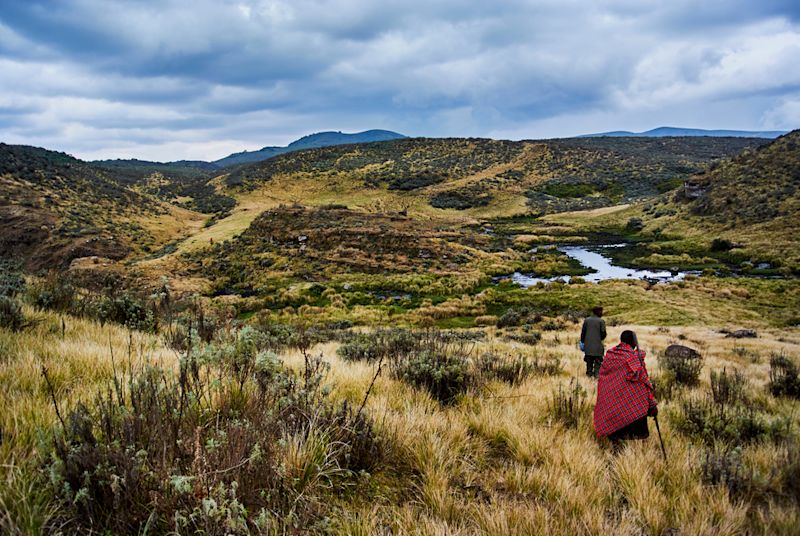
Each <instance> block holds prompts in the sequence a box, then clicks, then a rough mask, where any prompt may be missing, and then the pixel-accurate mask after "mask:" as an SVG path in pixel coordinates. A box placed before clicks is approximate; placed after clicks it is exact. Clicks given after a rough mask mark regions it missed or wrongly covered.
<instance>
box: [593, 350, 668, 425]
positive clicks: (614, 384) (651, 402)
mask: <svg viewBox="0 0 800 536" xmlns="http://www.w3.org/2000/svg"><path fill="white" fill-rule="evenodd" d="M644 356H645V353H644V350H636V349H634V348H631V347H630V346H628V345H627V344H625V343H624V342H621V343H619V344H618V345H617V346H615V347H614V348H610V349H609V350H608V351H607V352H606V357H605V358H604V359H603V364H602V365H601V367H600V375H599V377H598V379H597V404H596V405H595V407H594V431H595V433H596V434H597V435H598V436H599V437H605V436H607V435H609V434H612V433H614V432H616V431H617V430H621V429H622V428H625V427H626V426H628V425H629V424H630V423H632V422H633V421H635V420H636V419H640V418H642V417H644V416H645V415H647V413H648V410H649V409H650V408H653V407H655V406H656V404H657V402H656V397H655V396H654V395H653V386H652V385H651V384H650V378H649V377H648V376H647V369H646V368H645V366H644Z"/></svg>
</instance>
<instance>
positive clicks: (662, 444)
mask: <svg viewBox="0 0 800 536" xmlns="http://www.w3.org/2000/svg"><path fill="white" fill-rule="evenodd" d="M653 419H654V420H655V421H656V432H658V441H659V443H661V454H663V455H664V461H667V449H665V448H664V439H663V438H662V437H661V428H659V427H658V415H653Z"/></svg>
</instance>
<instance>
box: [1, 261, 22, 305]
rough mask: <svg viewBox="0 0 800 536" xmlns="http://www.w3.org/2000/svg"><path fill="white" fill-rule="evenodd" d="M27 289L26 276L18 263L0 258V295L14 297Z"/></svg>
mask: <svg viewBox="0 0 800 536" xmlns="http://www.w3.org/2000/svg"><path fill="white" fill-rule="evenodd" d="M24 290H25V278H24V277H23V276H22V273H21V272H20V270H19V266H17V264H16V263H14V262H12V261H10V260H7V259H0V296H8V297H9V298H13V297H15V296H16V295H18V294H21V293H22V292H23V291H24Z"/></svg>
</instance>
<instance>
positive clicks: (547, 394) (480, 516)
mask: <svg viewBox="0 0 800 536" xmlns="http://www.w3.org/2000/svg"><path fill="white" fill-rule="evenodd" d="M26 313H27V314H28V315H29V316H33V317H34V318H36V320H37V323H36V325H35V327H33V328H31V329H29V330H28V331H23V332H21V333H10V332H7V331H0V348H1V349H2V350H3V355H4V356H5V357H4V359H3V361H2V362H1V363H0V385H1V386H2V391H0V404H2V407H3V409H4V411H3V412H2V416H0V426H2V429H3V431H4V441H3V444H2V450H0V454H1V455H2V463H3V464H5V465H6V466H10V465H13V464H15V463H18V462H19V461H21V460H24V459H25V458H27V457H29V456H30V455H31V454H32V453H33V452H34V450H35V448H36V443H37V431H38V430H40V429H47V427H49V426H50V425H51V424H52V423H54V422H55V420H56V416H55V412H54V410H53V406H52V403H51V401H50V398H49V393H48V390H47V388H46V385H45V383H44V381H43V378H42V375H41V372H40V371H41V367H42V365H44V366H46V367H47V368H48V370H49V374H50V376H51V378H52V381H53V383H54V385H55V389H56V393H57V398H58V400H59V403H60V404H61V407H62V411H66V408H67V407H68V406H72V405H74V404H75V403H76V402H77V401H79V400H84V401H86V400H89V399H91V398H92V396H93V395H94V394H95V391H96V390H97V389H98V388H99V387H100V386H102V385H104V384H105V382H106V381H107V380H108V379H109V377H110V376H111V366H112V363H111V359H110V351H109V348H113V349H114V356H115V363H116V366H118V367H126V366H128V365H127V360H128V355H130V358H131V360H132V361H134V362H140V361H142V360H148V361H151V362H152V361H160V362H162V363H165V364H167V365H172V364H173V363H174V362H175V354H174V353H173V352H171V351H169V350H167V349H166V348H165V347H164V346H163V344H161V343H160V341H159V340H158V339H157V338H155V337H152V336H147V335H142V334H138V333H135V334H130V333H129V332H128V331H127V330H125V329H122V328H119V327H114V326H105V327H101V326H99V325H97V324H96V323H93V322H89V321H83V320H77V319H74V318H66V330H65V333H64V337H62V335H61V317H60V316H59V315H56V314H51V313H34V312H32V311H31V310H26ZM623 329H634V330H636V331H637V333H638V334H639V340H640V342H641V344H642V346H643V348H644V349H646V350H647V352H648V357H647V366H648V369H649V370H650V371H651V373H652V372H653V371H655V370H656V369H657V368H658V366H657V358H656V356H657V355H658V353H659V352H661V351H663V349H664V348H665V347H666V346H667V345H668V344H670V343H672V342H683V343H685V344H689V345H691V346H694V347H696V348H699V349H700V350H701V351H702V352H703V353H704V355H705V366H704V369H703V372H702V375H701V378H702V385H701V386H700V387H698V388H697V389H701V388H703V386H705V385H707V382H708V377H709V370H711V369H721V368H722V367H728V368H729V369H730V368H732V367H735V368H737V369H739V370H741V371H742V372H743V373H744V374H745V375H746V376H747V377H748V378H749V379H750V381H751V383H752V384H753V387H754V392H756V393H763V392H764V391H763V386H764V384H765V382H766V381H767V379H768V357H769V354H770V353H771V352H784V353H785V354H788V355H797V354H798V353H800V330H798V329H787V330H781V331H777V330H774V331H771V330H767V331H762V332H761V333H760V338H759V339H757V340H733V339H726V338H724V336H723V335H722V334H720V333H718V332H717V331H715V330H714V329H712V328H710V327H701V326H688V327H673V328H670V329H668V330H665V329H659V328H657V327H655V326H641V325H633V326H630V325H625V326H622V325H621V326H614V327H610V328H609V337H608V341H609V344H610V341H615V340H617V338H618V337H619V334H620V333H621V331H622V330H623ZM490 331H492V330H491V328H490ZM578 335H579V325H577V324H574V325H570V326H568V327H567V328H566V329H564V330H563V331H557V332H546V333H545V334H544V337H543V340H542V341H541V342H540V343H539V344H538V345H537V346H535V347H529V346H525V345H521V344H519V343H509V342H505V341H502V340H501V339H500V338H499V337H497V336H496V334H493V333H490V337H489V339H488V340H487V341H486V342H484V343H480V345H479V347H478V348H477V349H476V352H480V351H483V350H484V349H486V348H488V347H491V348H493V349H495V350H497V351H518V352H526V353H529V354H531V355H533V354H540V355H550V356H557V357H559V358H561V359H562V362H563V363H564V372H563V373H562V374H561V375H559V376H556V377H534V378H531V379H528V380H527V381H526V382H524V383H523V384H522V385H519V386H517V387H509V386H507V385H505V384H492V385H491V386H490V391H487V392H486V393H476V394H473V395H469V396H467V397H466V398H465V399H464V400H462V401H461V402H460V403H459V404H457V405H455V406H453V407H447V408H442V407H440V406H439V405H438V404H437V403H436V402H434V401H433V400H432V399H431V398H430V397H429V396H428V395H427V394H425V393H423V392H420V391H417V390H415V389H413V388H411V387H409V386H407V385H405V384H403V383H401V382H398V381H396V380H393V379H391V378H390V377H389V375H388V373H387V372H386V371H385V372H384V374H382V375H381V376H380V377H379V378H378V380H377V383H376V384H375V386H374V389H373V392H372V395H371V396H370V398H369V400H368V404H367V407H368V410H369V411H370V413H371V414H372V415H373V417H374V419H375V421H376V423H377V425H378V427H379V432H380V434H381V435H382V437H384V438H385V439H386V441H387V445H388V447H389V451H388V454H387V455H388V460H387V463H386V465H387V467H386V468H385V469H383V470H382V471H381V472H380V474H376V475H375V476H374V478H375V479H377V482H378V483H379V484H378V487H377V490H378V491H377V492H374V493H373V497H374V500H372V501H364V500H363V498H359V497H358V496H356V497H351V498H349V499H334V500H336V501H338V502H337V505H338V507H339V508H341V510H340V514H338V517H337V519H334V523H335V525H336V526H337V527H338V530H339V531H340V532H341V533H343V534H374V533H376V532H385V531H386V530H391V531H392V533H394V534H497V535H500V534H514V533H525V534H603V535H608V534H656V535H657V534H662V533H664V531H667V530H668V529H671V528H676V529H679V530H680V533H681V534H708V535H711V534H730V535H733V534H740V533H742V532H744V531H745V530H755V531H756V532H757V533H768V534H773V533H787V534H788V533H790V532H791V530H792V527H795V526H796V525H794V523H796V522H797V520H798V512H797V511H796V509H795V508H794V507H793V506H792V505H791V504H790V503H779V502H769V503H768V504H766V505H763V507H762V509H760V510H759V509H754V510H752V511H751V510H750V509H751V508H755V507H754V506H752V505H750V504H748V503H743V502H737V501H733V500H732V499H731V498H730V497H729V496H728V493H727V491H726V490H725V489H724V488H721V487H709V486H705V485H703V484H702V482H701V479H700V473H699V464H700V463H701V459H702V454H701V452H702V450H701V447H699V446H698V445H696V444H693V443H691V442H690V441H688V440H687V439H686V438H685V437H683V436H682V435H680V434H679V433H678V432H677V431H676V430H674V429H673V428H672V426H671V424H670V419H669V418H668V416H669V414H670V412H671V411H674V410H675V409H676V402H666V403H662V404H661V405H660V414H661V416H662V418H661V429H662V432H663V435H664V440H665V442H666V447H667V451H668V455H669V460H668V461H667V462H664V461H663V460H662V458H661V453H660V450H659V447H658V443H657V438H656V436H655V429H654V428H653V427H652V425H651V432H652V436H651V438H650V439H649V440H647V441H643V442H634V443H631V444H629V445H628V446H627V448H626V449H625V450H624V451H623V453H622V454H620V455H618V456H615V455H613V454H612V453H611V452H610V450H609V449H608V448H606V447H605V446H604V445H603V444H602V443H600V442H598V441H597V440H596V439H595V438H594V435H593V429H592V423H591V416H590V413H586V414H585V415H584V418H583V419H582V421H581V422H580V423H579V425H578V427H577V429H566V428H564V427H563V426H561V425H559V424H557V423H554V422H551V421H550V419H549V418H548V404H549V403H550V398H551V396H552V393H553V391H554V390H555V389H557V388H558V386H559V385H560V384H566V383H567V382H568V381H569V379H570V377H575V376H577V378H578V382H579V383H580V384H581V385H582V386H583V388H585V389H586V390H587V392H588V400H589V402H590V405H592V403H593V400H594V397H595V396H596V385H595V383H594V382H593V381H591V380H589V379H587V378H585V377H584V376H583V373H582V372H583V369H584V364H583V361H582V356H581V354H580V353H579V351H578V350H577V348H576V345H577V340H578ZM779 339H781V340H779ZM131 342H132V345H131V344H130V343H131ZM129 346H130V347H131V351H130V353H129V350H128V348H129ZM336 349H337V344H336V343H327V344H323V345H319V346H317V347H315V348H314V349H313V350H312V352H314V353H321V354H322V355H323V356H324V358H325V360H326V361H328V362H330V363H331V365H332V368H331V372H330V375H329V382H330V384H331V386H332V387H333V392H332V396H333V397H334V398H336V399H339V400H342V399H346V400H349V401H351V402H352V403H353V404H360V403H361V401H362V399H363V397H364V394H365V392H366V390H367V388H368V386H369V384H370V381H371V380H372V378H373V375H374V374H375V368H374V366H373V365H369V364H365V363H351V362H347V361H343V360H342V359H340V358H339V357H338V356H337V355H336ZM283 359H284V360H285V362H286V363H287V364H288V365H289V366H291V367H295V368H300V367H301V366H302V363H303V357H302V355H301V354H299V353H298V352H296V351H295V352H289V353H287V354H286V355H284V356H283ZM758 396H763V397H767V395H766V394H762V395H758ZM769 404H771V405H772V406H773V407H774V409H775V410H776V411H777V412H779V413H783V414H785V415H789V414H790V403H789V402H786V401H769ZM792 419H793V425H795V426H796V425H798V424H800V422H798V421H800V415H798V414H797V413H794V414H792ZM298 448H299V447H298ZM288 451H289V452H290V453H291V452H293V451H292V450H291V448H290V449H288ZM744 455H745V457H746V459H748V460H750V461H752V463H753V465H754V466H756V467H760V468H763V469H765V470H767V469H768V468H769V467H770V466H771V465H773V466H774V464H775V463H776V462H777V456H778V450H777V448H776V447H775V446H773V445H771V444H755V445H751V446H748V447H746V448H745V449H744ZM295 458H296V460H295V461H296V462H297V463H296V464H295V465H292V464H291V463H289V466H288V467H289V468H290V470H292V471H294V470H297V471H302V469H303V468H302V466H301V465H300V462H301V461H303V460H305V459H306V458H307V456H302V455H300V454H297V456H295ZM288 462H292V460H291V459H290V460H288Z"/></svg>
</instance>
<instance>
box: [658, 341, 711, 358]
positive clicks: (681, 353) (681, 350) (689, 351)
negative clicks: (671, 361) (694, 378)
mask: <svg viewBox="0 0 800 536" xmlns="http://www.w3.org/2000/svg"><path fill="white" fill-rule="evenodd" d="M664 355H665V356H667V357H678V358H681V359H700V358H701V357H702V356H701V355H700V352H698V351H697V350H695V349H694V348H689V347H688V346H684V345H682V344H670V345H669V346H667V349H666V350H664Z"/></svg>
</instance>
